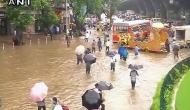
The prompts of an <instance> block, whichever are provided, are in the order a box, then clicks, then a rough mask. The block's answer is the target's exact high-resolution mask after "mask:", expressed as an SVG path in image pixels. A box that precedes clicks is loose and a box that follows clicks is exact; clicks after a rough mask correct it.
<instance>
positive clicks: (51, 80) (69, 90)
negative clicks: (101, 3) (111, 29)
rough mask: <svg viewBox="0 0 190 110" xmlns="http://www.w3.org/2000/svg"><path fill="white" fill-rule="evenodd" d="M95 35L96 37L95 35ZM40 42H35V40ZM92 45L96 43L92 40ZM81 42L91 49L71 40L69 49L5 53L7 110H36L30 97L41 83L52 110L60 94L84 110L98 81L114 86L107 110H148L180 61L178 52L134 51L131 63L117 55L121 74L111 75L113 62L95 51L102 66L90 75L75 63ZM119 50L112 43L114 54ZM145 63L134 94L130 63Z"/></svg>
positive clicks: (1, 57) (54, 46) (0, 81)
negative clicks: (161, 83)
mask: <svg viewBox="0 0 190 110" xmlns="http://www.w3.org/2000/svg"><path fill="white" fill-rule="evenodd" d="M93 36H96V35H93ZM35 41H36V40H35ZM91 41H92V39H91ZM79 44H84V45H85V46H86V47H89V46H90V44H89V43H85V42H84V40H83V39H81V38H76V39H73V40H72V46H71V47H70V48H67V47H66V42H65V41H64V39H63V38H60V39H57V40H53V41H49V40H48V42H47V44H46V41H45V40H44V39H43V40H41V41H40V42H38V43H37V42H35V43H33V41H32V43H31V45H30V44H29V42H27V43H26V44H25V45H24V46H19V47H15V48H12V47H11V46H10V47H5V50H2V49H1V50H0V61H1V62H0V70H1V72H0V98H1V109H2V110H36V109H37V107H36V104H35V103H33V102H31V100H30V99H29V93H30V88H31V87H32V86H33V84H34V83H35V82H37V81H39V80H42V81H44V82H45V83H46V84H47V85H48V87H49V92H48V96H47V98H46V103H47V108H49V107H50V106H51V98H52V97H53V96H57V97H58V98H59V99H60V101H61V102H64V103H65V104H66V105H68V106H69V107H70V109H71V110H80V109H81V110H82V106H81V96H82V94H83V93H84V92H85V90H87V89H89V88H93V87H94V84H95V83H96V82H98V81H101V80H105V81H108V82H111V83H112V84H113V86H114V88H113V89H112V90H110V91H104V97H105V100H106V101H105V105H106V110H148V109H149V108H150V105H151V102H152V97H153V95H154V92H155V88H156V86H157V83H158V82H159V81H160V80H161V78H163V77H164V75H165V74H166V73H167V72H168V71H169V70H170V69H171V68H172V67H173V66H174V65H175V64H176V63H177V61H174V60H173V54H172V53H170V54H157V53H148V52H147V53H145V52H141V54H140V56H139V57H138V58H137V59H134V53H133V52H132V51H130V54H129V58H128V59H127V61H126V62H124V61H120V59H119V56H117V62H116V71H115V72H112V71H110V58H109V57H107V56H105V47H103V51H102V52H98V51H97V52H96V53H95V55H96V56H97V62H96V63H95V64H93V65H92V72H91V74H90V75H86V73H85V65H84V64H81V65H76V56H75V52H74V50H75V48H76V46H78V45H79ZM115 49H117V46H116V45H113V50H115ZM180 53H181V54H180V59H179V60H181V59H183V58H185V57H187V56H190V51H189V50H188V49H183V50H181V52H180ZM134 60H135V61H137V62H139V64H143V65H144V68H143V69H141V70H139V77H138V80H137V86H136V89H135V90H131V83H130V77H129V71H130V70H129V69H128V64H129V63H130V62H131V61H134Z"/></svg>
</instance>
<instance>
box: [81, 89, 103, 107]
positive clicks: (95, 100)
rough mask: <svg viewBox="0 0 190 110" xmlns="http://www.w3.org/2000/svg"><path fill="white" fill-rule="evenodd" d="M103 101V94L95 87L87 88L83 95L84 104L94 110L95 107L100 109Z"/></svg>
mask: <svg viewBox="0 0 190 110" xmlns="http://www.w3.org/2000/svg"><path fill="white" fill-rule="evenodd" d="M102 102H103V100H102V94H101V93H100V92H99V91H96V90H95V89H90V90H87V91H86V92H85V93H84V94H83V95H82V105H83V106H84V107H86V108H87V109H88V110H94V109H98V110H99V108H100V107H101V104H102ZM103 110H105V109H103Z"/></svg>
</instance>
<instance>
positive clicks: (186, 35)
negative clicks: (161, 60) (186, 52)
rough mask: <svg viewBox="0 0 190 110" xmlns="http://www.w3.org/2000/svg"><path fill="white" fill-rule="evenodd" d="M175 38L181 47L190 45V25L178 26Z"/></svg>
mask: <svg viewBox="0 0 190 110" xmlns="http://www.w3.org/2000/svg"><path fill="white" fill-rule="evenodd" d="M174 39H175V40H176V42H177V43H178V44H179V45H180V47H190V25H185V26H176V27H175V31H174Z"/></svg>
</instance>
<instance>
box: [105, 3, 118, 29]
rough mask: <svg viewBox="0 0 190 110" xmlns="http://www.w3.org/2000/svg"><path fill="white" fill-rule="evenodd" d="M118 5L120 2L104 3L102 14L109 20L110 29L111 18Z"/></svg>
mask: <svg viewBox="0 0 190 110" xmlns="http://www.w3.org/2000/svg"><path fill="white" fill-rule="evenodd" d="M119 3H120V0H105V2H104V4H105V5H104V13H105V14H106V16H107V17H108V18H109V19H110V27H111V26H112V23H113V20H112V16H113V15H114V13H115V11H116V10H117V7H118V5H119Z"/></svg>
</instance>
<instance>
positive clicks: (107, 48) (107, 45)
mask: <svg viewBox="0 0 190 110" xmlns="http://www.w3.org/2000/svg"><path fill="white" fill-rule="evenodd" d="M109 50H110V40H109V39H108V41H107V42H106V51H107V52H109Z"/></svg>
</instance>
